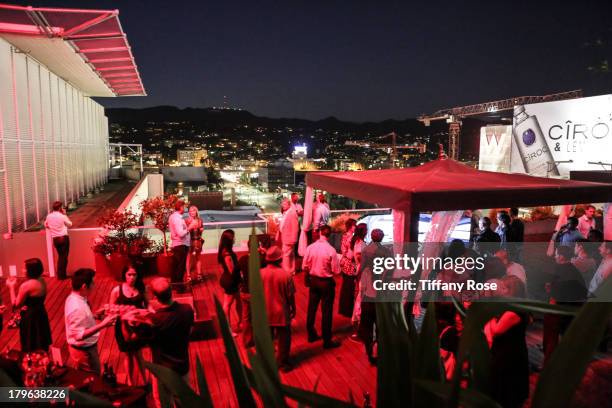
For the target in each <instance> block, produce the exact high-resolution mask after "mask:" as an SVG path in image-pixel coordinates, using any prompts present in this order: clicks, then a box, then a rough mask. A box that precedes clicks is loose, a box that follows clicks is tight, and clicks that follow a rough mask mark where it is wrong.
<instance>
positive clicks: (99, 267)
mask: <svg viewBox="0 0 612 408" xmlns="http://www.w3.org/2000/svg"><path fill="white" fill-rule="evenodd" d="M91 249H92V250H93V252H94V264H95V268H96V273H97V274H98V275H103V276H109V275H111V272H110V263H109V259H108V257H109V256H110V254H112V253H113V249H114V245H113V243H112V242H111V240H110V239H109V238H108V235H102V234H100V235H98V236H97V237H96V238H95V239H94V241H93V246H92V247H91Z"/></svg>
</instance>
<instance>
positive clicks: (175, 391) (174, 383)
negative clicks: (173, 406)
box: [145, 362, 202, 406]
mask: <svg viewBox="0 0 612 408" xmlns="http://www.w3.org/2000/svg"><path fill="white" fill-rule="evenodd" d="M145 367H146V368H147V369H148V370H149V371H151V372H152V373H153V375H155V377H157V380H158V381H159V382H160V383H162V384H163V385H164V386H165V387H166V388H167V389H168V390H169V391H170V392H171V393H172V395H173V396H174V397H175V398H176V399H178V400H179V401H180V403H181V405H184V406H196V404H197V405H198V406H199V405H201V404H202V399H201V398H200V396H199V395H198V394H196V393H195V391H194V390H192V389H191V387H189V385H187V383H186V382H185V381H184V380H183V378H182V377H181V376H180V375H178V374H177V373H176V372H175V371H174V370H171V369H169V368H167V367H163V366H160V365H158V364H153V363H149V362H145Z"/></svg>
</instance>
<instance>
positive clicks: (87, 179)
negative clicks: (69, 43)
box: [0, 38, 108, 233]
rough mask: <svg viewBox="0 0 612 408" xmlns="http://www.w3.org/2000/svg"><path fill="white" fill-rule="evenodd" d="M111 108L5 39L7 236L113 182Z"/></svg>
mask: <svg viewBox="0 0 612 408" xmlns="http://www.w3.org/2000/svg"><path fill="white" fill-rule="evenodd" d="M107 157H108V121H107V119H106V116H104V108H103V107H102V106H101V105H99V104H97V103H96V102H94V101H93V100H92V99H90V98H89V97H87V96H85V95H84V94H83V93H82V92H80V91H79V90H78V89H76V88H75V87H73V86H72V85H71V84H69V83H67V82H66V81H64V80H63V79H61V78H59V77H58V76H57V75H55V74H54V73H52V72H50V71H49V70H48V69H47V68H46V67H45V66H43V65H41V64H39V63H38V62H37V61H36V60H34V59H33V58H31V57H28V56H27V54H25V53H23V52H21V51H19V50H17V49H15V48H14V47H13V46H11V45H10V44H9V43H8V42H6V41H5V40H4V39H2V38H0V233H5V232H7V231H19V230H23V229H26V228H28V227H30V226H32V225H33V224H35V223H37V222H39V221H42V220H44V217H45V215H46V214H47V213H48V211H49V209H50V206H51V203H53V201H55V200H61V201H63V202H64V203H68V202H71V201H75V200H76V199H78V198H79V197H80V196H83V195H85V194H87V192H88V191H91V190H92V189H93V188H95V187H97V186H100V185H102V184H104V183H106V181H107V177H108V171H107V167H108V160H107Z"/></svg>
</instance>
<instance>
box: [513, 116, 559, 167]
mask: <svg viewBox="0 0 612 408" xmlns="http://www.w3.org/2000/svg"><path fill="white" fill-rule="evenodd" d="M513 133H514V142H515V143H516V146H517V147H518V151H519V154H520V155H521V160H522V161H523V166H524V167H525V172H526V173H527V174H530V175H532V176H540V177H549V176H558V175H559V170H558V169H557V164H556V163H555V159H553V156H552V153H551V151H550V148H549V147H548V144H547V143H546V139H545V138H544V134H543V133H542V129H541V128H540V124H539V123H538V118H537V117H536V116H535V115H531V116H530V115H528V114H527V112H525V106H524V105H517V106H515V107H514V131H513Z"/></svg>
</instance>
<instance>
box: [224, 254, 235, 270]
mask: <svg viewBox="0 0 612 408" xmlns="http://www.w3.org/2000/svg"><path fill="white" fill-rule="evenodd" d="M223 260H224V261H225V265H226V266H227V270H228V271H230V273H231V272H232V271H233V270H234V267H235V265H234V261H233V259H232V257H231V256H229V255H225V257H224V258H223Z"/></svg>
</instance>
